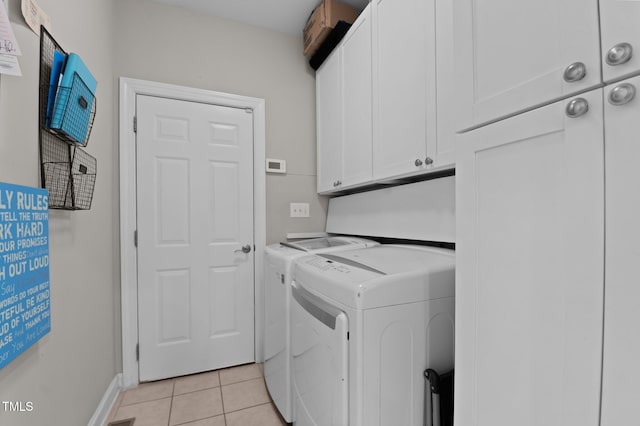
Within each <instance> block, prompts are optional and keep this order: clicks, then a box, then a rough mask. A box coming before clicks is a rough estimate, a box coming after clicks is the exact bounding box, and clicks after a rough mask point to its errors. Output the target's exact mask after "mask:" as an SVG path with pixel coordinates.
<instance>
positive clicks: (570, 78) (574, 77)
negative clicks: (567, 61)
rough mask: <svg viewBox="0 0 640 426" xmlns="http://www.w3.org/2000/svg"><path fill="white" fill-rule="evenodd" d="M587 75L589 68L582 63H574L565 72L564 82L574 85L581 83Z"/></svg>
mask: <svg viewBox="0 0 640 426" xmlns="http://www.w3.org/2000/svg"><path fill="white" fill-rule="evenodd" d="M585 75H587V66H586V65H585V64H583V63H582V62H574V63H572V64H571V65H569V66H568V67H567V68H566V69H565V70H564V74H563V77H564V81H566V82H567V83H574V82H576V81H580V80H582V79H583V78H584V76H585Z"/></svg>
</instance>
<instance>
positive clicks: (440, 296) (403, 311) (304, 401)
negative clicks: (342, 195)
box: [291, 245, 455, 426]
mask: <svg viewBox="0 0 640 426" xmlns="http://www.w3.org/2000/svg"><path fill="white" fill-rule="evenodd" d="M454 274H455V255H454V252H453V251H452V250H447V249H439V248H430V247H425V246H407V245H379V246H375V247H371V248H366V249H357V250H349V251H343V252H340V253H331V254H319V255H311V256H305V257H301V258H298V259H297V260H296V261H295V265H294V270H293V281H292V295H293V301H292V314H291V316H292V355H293V383H294V386H293V388H294V410H295V413H296V419H295V422H294V424H295V425H300V426H307V425H317V426H330V425H336V426H337V425H340V426H345V425H350V426H388V425H403V426H419V425H422V424H423V410H424V407H423V401H424V376H423V372H424V370H425V369H427V368H432V369H434V370H436V371H438V372H445V371H448V370H451V369H452V368H453V362H454V348H453V345H454V290H455V289H454V284H455V276H454Z"/></svg>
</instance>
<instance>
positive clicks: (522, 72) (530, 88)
mask: <svg viewBox="0 0 640 426" xmlns="http://www.w3.org/2000/svg"><path fill="white" fill-rule="evenodd" d="M606 1H609V0H606ZM610 2H612V1H610ZM452 3H454V6H453V7H454V32H455V39H454V45H455V76H456V78H455V80H456V88H457V89H456V94H457V96H456V99H457V103H456V106H457V108H456V115H457V120H456V121H457V125H456V130H465V129H469V128H472V127H475V126H479V125H482V124H486V123H488V122H491V121H495V120H497V119H500V118H504V117H506V116H509V115H513V114H515V113H518V112H522V111H525V110H527V109H531V108H534V107H537V106H540V105H544V104H547V103H550V102H553V101H554V100H557V99H561V98H564V97H567V96H570V95H571V94H574V93H577V92H580V91H584V90H586V89H589V88H592V87H596V86H598V85H599V84H601V76H600V50H599V45H600V40H599V34H598V3H597V1H596V0H590V1H588V2H585V0H562V1H558V0H537V1H531V0H492V1H478V0H456V1H454V2H452ZM634 6H635V5H634ZM636 7H637V6H636Z"/></svg>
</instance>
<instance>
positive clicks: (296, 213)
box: [289, 203, 309, 217]
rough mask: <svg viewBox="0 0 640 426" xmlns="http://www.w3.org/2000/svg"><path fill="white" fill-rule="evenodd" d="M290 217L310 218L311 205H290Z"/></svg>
mask: <svg viewBox="0 0 640 426" xmlns="http://www.w3.org/2000/svg"><path fill="white" fill-rule="evenodd" d="M289 216H290V217H309V203H291V204H289Z"/></svg>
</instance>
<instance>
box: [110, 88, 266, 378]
mask: <svg viewBox="0 0 640 426" xmlns="http://www.w3.org/2000/svg"><path fill="white" fill-rule="evenodd" d="M138 95H150V96H157V97H164V98H170V99H177V100H183V101H191V102H201V103H206V104H213V105H222V106H228V107H235V108H249V109H252V110H253V150H254V153H253V154H254V155H253V170H254V174H253V181H254V193H253V204H254V221H253V228H254V239H253V241H254V244H255V250H254V251H253V253H254V267H255V269H254V277H253V281H254V284H255V302H254V303H255V305H254V306H253V308H254V310H255V320H254V321H255V324H254V328H255V341H254V348H255V349H254V359H255V360H256V361H258V362H259V361H261V360H262V357H263V355H262V339H263V335H262V329H261V327H260V325H261V324H262V318H263V308H262V305H263V304H262V303H261V302H260V301H261V300H262V299H263V284H262V277H261V275H260V274H255V271H261V270H262V255H263V250H264V246H265V240H266V224H265V209H266V206H265V205H266V203H265V176H264V171H265V163H264V161H265V103H264V100H263V99H258V98H251V97H246V96H238V95H231V94H226V93H221V92H214V91H209V90H203V89H195V88H189V87H182V86H175V85H170V84H164V83H157V82H149V81H143V80H135V79H129V78H121V79H120V150H119V151H120V262H121V265H120V267H121V303H122V310H121V314H122V364H123V387H125V388H128V387H132V386H135V385H137V384H138V362H137V359H136V345H137V343H138V295H137V276H138V270H137V269H138V267H137V262H138V254H137V249H136V247H135V244H134V232H135V230H136V226H137V223H136V217H137V213H138V212H137V205H136V200H137V191H136V185H135V178H136V145H135V141H136V134H135V133H134V131H133V119H134V116H135V109H136V97H137V96H138Z"/></svg>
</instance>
